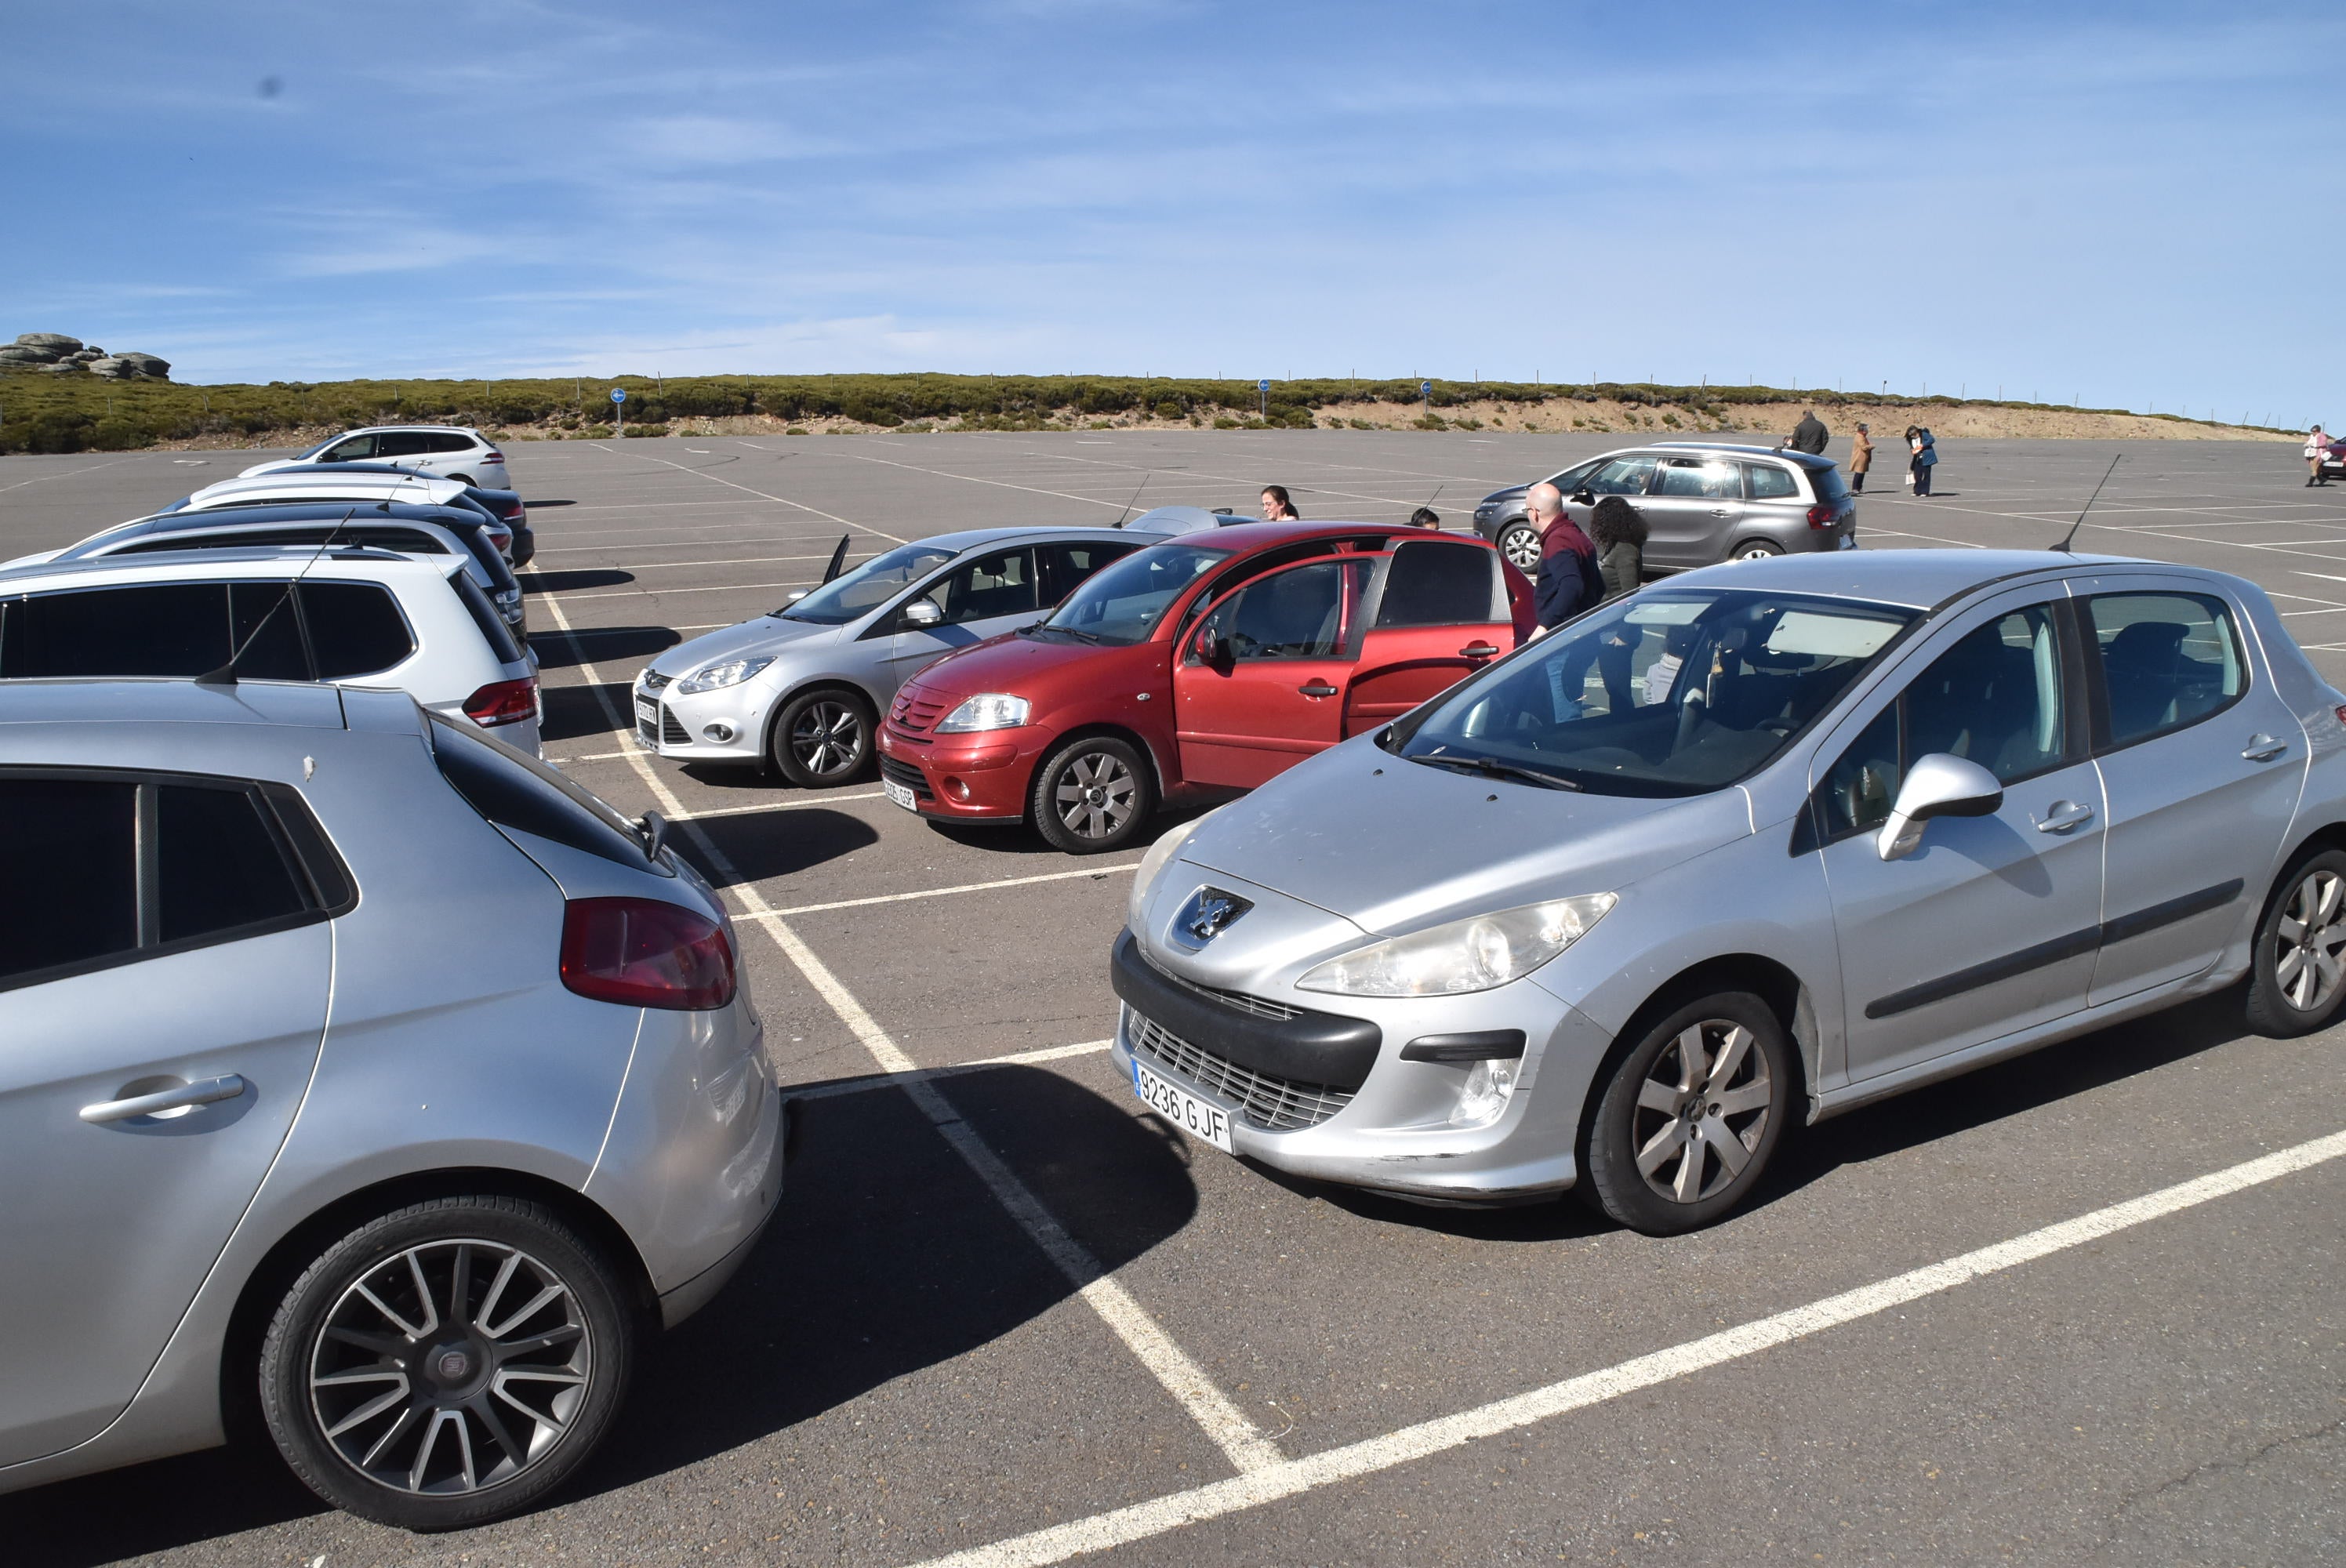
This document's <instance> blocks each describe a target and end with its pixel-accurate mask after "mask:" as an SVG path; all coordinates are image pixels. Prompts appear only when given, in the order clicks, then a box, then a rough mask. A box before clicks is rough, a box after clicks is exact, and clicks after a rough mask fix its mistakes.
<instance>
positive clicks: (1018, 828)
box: [922, 801, 1217, 871]
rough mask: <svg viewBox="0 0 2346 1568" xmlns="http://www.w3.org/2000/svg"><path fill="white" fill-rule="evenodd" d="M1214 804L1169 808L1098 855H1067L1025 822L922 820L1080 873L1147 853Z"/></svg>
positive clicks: (943, 833) (939, 831) (968, 840)
mask: <svg viewBox="0 0 2346 1568" xmlns="http://www.w3.org/2000/svg"><path fill="white" fill-rule="evenodd" d="M1216 804H1217V803H1216V802H1213V801H1207V802H1205V803H1203V804H1184V805H1180V806H1168V807H1166V808H1165V809H1162V810H1160V811H1158V813H1157V816H1156V818H1155V819H1154V820H1151V821H1150V822H1149V824H1148V830H1147V831H1146V832H1144V833H1142V834H1141V835H1140V836H1139V837H1137V838H1136V839H1134V840H1132V842H1130V843H1129V844H1127V845H1126V846H1125V847H1124V848H1123V850H1120V851H1119V850H1110V851H1108V852H1107V853H1104V854H1101V855H1098V856H1089V855H1070V854H1068V853H1067V852H1066V850H1061V849H1058V848H1056V846H1054V845H1052V844H1050V843H1048V842H1047V841H1045V839H1044V837H1043V835H1042V834H1040V833H1038V832H1036V831H1035V829H1034V826H1033V824H1031V823H1027V822H941V821H939V820H936V819H935V818H933V817H927V818H923V819H922V820H923V821H925V822H926V823H927V824H928V825H929V828H930V830H931V831H933V832H934V833H935V834H936V835H937V836H938V837H940V838H943V839H950V840H953V841H954V843H956V844H962V845H965V846H967V847H968V848H970V849H973V850H995V851H998V852H1000V853H1003V854H1006V855H1026V856H1033V855H1039V856H1043V857H1045V858H1047V859H1050V860H1064V861H1065V862H1066V866H1067V869H1068V870H1069V871H1079V870H1081V869H1082V867H1083V863H1084V862H1085V861H1086V860H1092V859H1096V860H1101V861H1103V862H1106V863H1108V864H1118V863H1122V862H1123V860H1124V859H1125V857H1127V856H1131V855H1140V854H1146V853H1148V846H1149V845H1151V844H1153V843H1155V842H1156V841H1157V840H1158V839H1159V838H1161V837H1163V836H1164V835H1165V834H1167V833H1169V832H1171V831H1172V830H1174V829H1176V828H1178V827H1179V826H1180V825H1181V824H1182V823H1184V822H1189V821H1194V820H1197V819H1198V818H1199V817H1202V816H1204V815H1205V814H1206V813H1207V812H1209V811H1210V810H1212V809H1214V806H1215V805H1216Z"/></svg>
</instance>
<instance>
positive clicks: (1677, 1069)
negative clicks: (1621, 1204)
mask: <svg viewBox="0 0 2346 1568" xmlns="http://www.w3.org/2000/svg"><path fill="white" fill-rule="evenodd" d="M1754 1044H1755V1042H1754V1040H1753V1037H1752V1034H1751V1031H1750V1030H1749V1029H1747V1028H1745V1027H1744V1026H1743V1025H1742V1024H1740V1023H1735V1022H1734V1021H1733V1020H1731V1019H1723V1018H1721V1019H1706V1020H1704V1021H1703V1022H1701V1023H1692V1024H1689V1025H1688V1026H1687V1027H1686V1028H1685V1029H1683V1030H1681V1031H1680V1032H1679V1033H1678V1038H1677V1039H1675V1040H1673V1041H1672V1042H1670V1044H1668V1046H1666V1047H1665V1048H1664V1049H1663V1050H1662V1052H1661V1054H1659V1055H1658V1056H1656V1057H1655V1058H1654V1064H1653V1065H1652V1066H1651V1067H1650V1068H1648V1069H1647V1074H1646V1079H1645V1081H1644V1082H1643V1083H1642V1084H1638V1085H1637V1111H1636V1113H1635V1115H1634V1117H1633V1119H1632V1122H1631V1125H1630V1141H1631V1145H1632V1146H1634V1147H1635V1148H1636V1149H1637V1171H1638V1174H1639V1175H1641V1176H1644V1177H1645V1178H1646V1185H1647V1186H1648V1187H1650V1188H1652V1189H1653V1191H1654V1192H1656V1193H1658V1195H1660V1196H1663V1197H1665V1198H1668V1200H1669V1201H1671V1202H1672V1203H1681V1204H1688V1203H1698V1202H1700V1201H1701V1200H1702V1199H1704V1198H1706V1197H1709V1196H1711V1194H1713V1193H1715V1192H1717V1191H1719V1188H1721V1187H1723V1186H1726V1185H1727V1184H1728V1183H1729V1182H1731V1181H1733V1180H1734V1179H1735V1178H1736V1176H1739V1174H1741V1172H1742V1170H1743V1167H1744V1166H1746V1165H1748V1164H1749V1162H1750V1159H1751V1156H1752V1154H1753V1151H1755V1150H1757V1149H1758V1148H1759V1147H1760V1140H1761V1139H1762V1138H1763V1137H1764V1136H1765V1135H1766V1134H1767V1131H1768V1116H1769V1112H1770V1105H1772V1104H1773V1103H1774V1100H1775V1084H1774V1082H1773V1080H1772V1079H1771V1078H1770V1074H1769V1071H1768V1057H1767V1054H1766V1053H1765V1052H1763V1051H1760V1050H1757V1049H1755V1048H1754Z"/></svg>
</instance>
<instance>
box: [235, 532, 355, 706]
mask: <svg viewBox="0 0 2346 1568" xmlns="http://www.w3.org/2000/svg"><path fill="white" fill-rule="evenodd" d="M357 512H358V507H357V505H356V504H352V507H351V509H350V510H349V511H348V512H345V513H343V514H342V516H341V517H340V518H338V519H337V520H336V521H335V523H334V525H333V526H332V527H331V528H329V529H328V530H326V536H325V537H324V538H322V539H321V540H319V541H318V547H317V548H316V549H315V550H312V551H311V552H310V558H309V559H308V560H306V561H304V562H302V563H301V570H299V571H297V572H295V573H294V574H293V575H292V576H291V578H290V579H289V580H288V581H287V582H286V585H285V591H284V592H283V593H281V594H280V595H278V596H277V602H276V603H275V604H273V605H271V606H269V613H268V614H267V615H265V616H261V617H260V619H259V620H258V621H255V622H254V623H253V626H252V630H250V632H247V633H246V634H245V637H244V640H243V641H242V642H240V643H239V644H237V645H236V647H234V648H232V649H230V652H229V656H228V662H227V663H226V664H223V665H221V666H220V667H219V668H218V669H208V670H206V671H204V673H203V674H201V675H199V676H198V677H196V684H197V685H198V686H234V685H235V684H236V661H237V660H239V659H240V658H242V657H244V655H245V650H246V649H248V648H250V647H252V645H253V644H254V643H255V642H257V641H259V640H260V634H261V633H262V632H263V631H265V630H267V629H268V626H269V623H270V622H271V621H273V620H275V619H276V618H277V612H278V611H280V610H281V609H283V608H284V607H285V606H288V605H290V604H291V603H292V602H293V590H294V588H295V587H296V586H297V585H300V583H301V579H302V578H303V577H306V576H308V575H310V568H311V567H312V566H314V565H317V564H318V561H319V559H320V557H321V556H323V555H325V553H326V550H327V548H328V546H330V545H332V544H333V542H334V535H337V534H340V533H341V532H342V525H343V524H346V523H348V522H349V521H350V520H351V518H352V516H353V515H355V514H357ZM229 592H230V594H231V595H233V594H234V593H235V592H236V587H235V585H233V584H230V585H229ZM294 614H295V615H296V616H299V615H300V614H301V612H300V611H298V610H297V611H295V612H294Z"/></svg>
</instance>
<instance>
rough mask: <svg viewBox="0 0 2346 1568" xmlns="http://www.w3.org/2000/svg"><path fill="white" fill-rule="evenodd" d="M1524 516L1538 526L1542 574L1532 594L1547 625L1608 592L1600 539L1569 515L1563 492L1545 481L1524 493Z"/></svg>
mask: <svg viewBox="0 0 2346 1568" xmlns="http://www.w3.org/2000/svg"><path fill="white" fill-rule="evenodd" d="M1524 520H1525V522H1527V523H1529V524H1531V525H1532V526H1533V527H1535V528H1536V529H1538V530H1539V536H1540V564H1539V578H1538V580H1537V581H1536V582H1535V584H1534V585H1533V595H1534V598H1535V603H1536V605H1537V607H1538V610H1539V624H1540V625H1541V626H1542V627H1544V628H1545V627H1551V626H1562V625H1563V624H1564V623H1565V622H1566V621H1568V620H1570V619H1572V617H1573V616H1576V615H1578V614H1580V613H1581V612H1582V611H1583V610H1587V609H1593V608H1595V607H1596V605H1597V604H1598V603H1599V602H1600V601H1601V600H1602V599H1603V598H1604V597H1605V579H1604V576H1603V575H1602V574H1601V573H1600V572H1599V571H1598V569H1597V565H1596V544H1595V543H1594V542H1593V541H1591V540H1590V538H1589V537H1588V535H1586V534H1584V533H1582V532H1581V531H1580V524H1577V523H1575V522H1574V521H1573V520H1572V519H1571V518H1570V517H1567V516H1566V515H1565V511H1564V492H1562V491H1560V490H1558V489H1557V488H1556V486H1555V485H1553V484H1545V483H1541V484H1535V485H1533V486H1532V487H1531V492H1530V494H1526V495H1525V497H1524Z"/></svg>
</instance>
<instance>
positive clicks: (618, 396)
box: [611, 387, 627, 402]
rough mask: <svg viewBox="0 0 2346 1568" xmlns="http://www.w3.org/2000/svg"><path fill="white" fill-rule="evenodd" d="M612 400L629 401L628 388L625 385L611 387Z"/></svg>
mask: <svg viewBox="0 0 2346 1568" xmlns="http://www.w3.org/2000/svg"><path fill="white" fill-rule="evenodd" d="M611 401H612V402H627V388H625V387H613V388H612V389H611Z"/></svg>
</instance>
